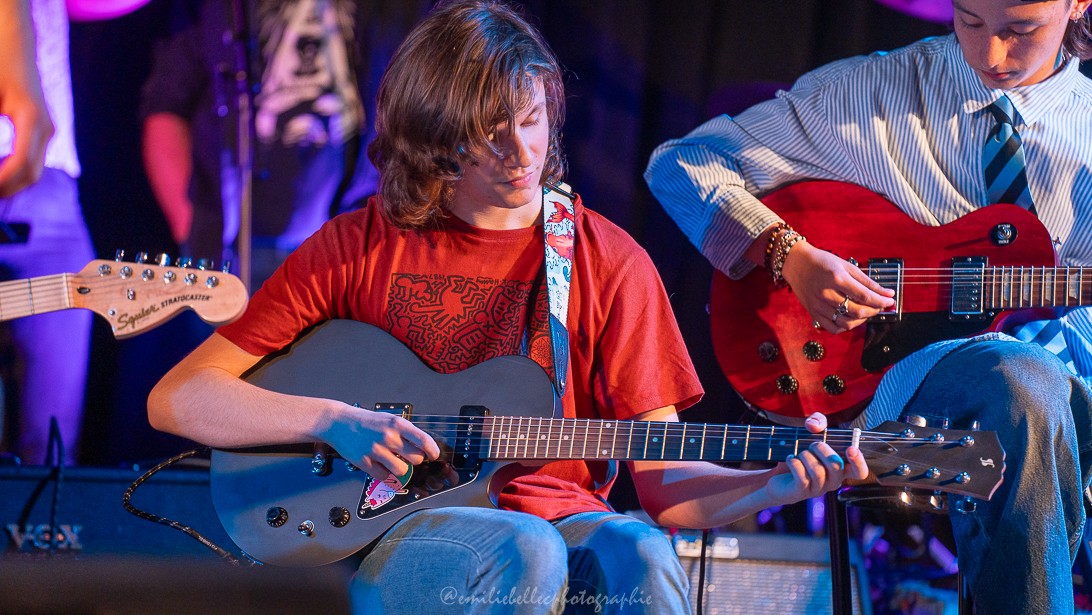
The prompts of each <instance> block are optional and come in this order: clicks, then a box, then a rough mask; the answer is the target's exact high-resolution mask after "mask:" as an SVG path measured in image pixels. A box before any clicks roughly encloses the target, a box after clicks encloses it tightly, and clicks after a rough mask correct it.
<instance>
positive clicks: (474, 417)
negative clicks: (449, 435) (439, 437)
mask: <svg viewBox="0 0 1092 615" xmlns="http://www.w3.org/2000/svg"><path fill="white" fill-rule="evenodd" d="M490 414H491V413H490V412H489V408H486V407H485V406H463V407H461V408H459V422H458V429H457V430H456V432H455V437H454V438H453V440H452V441H451V443H450V444H451V453H452V455H451V465H452V467H454V468H455V469H457V470H461V469H464V468H467V469H473V470H477V469H478V468H479V467H480V466H481V458H482V447H483V446H484V438H483V432H482V428H483V423H484V422H485V417H487V416H489V415H490Z"/></svg>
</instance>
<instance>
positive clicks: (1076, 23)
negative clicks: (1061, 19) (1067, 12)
mask: <svg viewBox="0 0 1092 615" xmlns="http://www.w3.org/2000/svg"><path fill="white" fill-rule="evenodd" d="M1069 5H1070V6H1073V3H1072V2H1070V3H1069ZM1089 13H1092V10H1089V11H1085V12H1084V13H1082V14H1081V16H1080V17H1079V18H1078V19H1076V20H1070V21H1069V24H1068V25H1067V26H1066V28H1065V37H1064V38H1063V39H1062V50H1063V51H1064V52H1065V54H1066V55H1068V56H1075V57H1077V58H1080V59H1082V60H1089V59H1092V16H1090V15H1089Z"/></svg>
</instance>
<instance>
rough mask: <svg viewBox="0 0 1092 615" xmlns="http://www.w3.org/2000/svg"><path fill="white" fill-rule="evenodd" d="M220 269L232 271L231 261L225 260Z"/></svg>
mask: <svg viewBox="0 0 1092 615" xmlns="http://www.w3.org/2000/svg"><path fill="white" fill-rule="evenodd" d="M220 271H222V272H224V273H229V272H230V271H231V261H224V264H223V265H222V266H221V267H220Z"/></svg>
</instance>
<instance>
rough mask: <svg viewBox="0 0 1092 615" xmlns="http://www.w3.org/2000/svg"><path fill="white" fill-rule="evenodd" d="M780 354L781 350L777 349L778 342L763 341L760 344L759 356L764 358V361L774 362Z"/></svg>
mask: <svg viewBox="0 0 1092 615" xmlns="http://www.w3.org/2000/svg"><path fill="white" fill-rule="evenodd" d="M779 354H781V351H780V350H778V349H777V344H774V343H773V342H762V343H761V344H759V345H758V358H759V359H762V361H763V362H764V363H773V362H774V361H775V360H776V359H777V355H779Z"/></svg>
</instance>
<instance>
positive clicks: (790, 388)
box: [776, 374, 800, 395]
mask: <svg viewBox="0 0 1092 615" xmlns="http://www.w3.org/2000/svg"><path fill="white" fill-rule="evenodd" d="M776 384H777V392H778V393H784V394H785V395H792V394H793V393H795V392H796V391H797V389H799V388H800V383H799V382H797V381H796V378H793V377H792V376H790V375H788V374H782V375H780V376H778V377H777V383H776Z"/></svg>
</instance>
